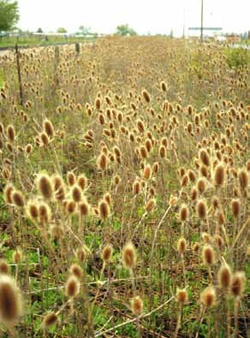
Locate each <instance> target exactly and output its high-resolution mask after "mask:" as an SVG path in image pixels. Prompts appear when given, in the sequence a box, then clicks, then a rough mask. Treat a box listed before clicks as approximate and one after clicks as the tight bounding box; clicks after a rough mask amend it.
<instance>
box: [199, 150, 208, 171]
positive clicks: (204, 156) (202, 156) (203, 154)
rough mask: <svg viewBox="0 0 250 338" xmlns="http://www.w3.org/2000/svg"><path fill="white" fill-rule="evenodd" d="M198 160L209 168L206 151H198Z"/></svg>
mask: <svg viewBox="0 0 250 338" xmlns="http://www.w3.org/2000/svg"><path fill="white" fill-rule="evenodd" d="M199 158H200V161H201V162H202V163H203V164H204V165H205V166H207V167H209V166H210V157H209V155H208V153H207V150H206V149H201V150H200V151H199Z"/></svg>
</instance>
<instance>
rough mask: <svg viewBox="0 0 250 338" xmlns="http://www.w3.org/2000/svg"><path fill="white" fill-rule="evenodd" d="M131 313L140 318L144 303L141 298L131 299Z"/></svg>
mask: <svg viewBox="0 0 250 338" xmlns="http://www.w3.org/2000/svg"><path fill="white" fill-rule="evenodd" d="M131 311H132V313H133V314H134V315H135V316H140V315H141V314H142V312H143V301H142V299H141V297H140V296H136V297H134V298H132V299H131Z"/></svg>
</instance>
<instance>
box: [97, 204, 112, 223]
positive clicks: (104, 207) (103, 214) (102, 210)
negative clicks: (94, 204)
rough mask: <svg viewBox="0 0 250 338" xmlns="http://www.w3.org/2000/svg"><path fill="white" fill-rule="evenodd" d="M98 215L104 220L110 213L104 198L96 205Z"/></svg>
mask: <svg viewBox="0 0 250 338" xmlns="http://www.w3.org/2000/svg"><path fill="white" fill-rule="evenodd" d="M98 209H99V213H100V217H101V219H102V220H106V219H107V218H108V216H109V214H110V209H109V205H108V203H107V201H106V200H104V199H103V200H101V201H100V202H99V205H98Z"/></svg>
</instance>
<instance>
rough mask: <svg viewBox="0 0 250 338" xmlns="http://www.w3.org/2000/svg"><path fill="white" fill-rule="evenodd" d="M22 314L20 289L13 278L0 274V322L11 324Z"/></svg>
mask: <svg viewBox="0 0 250 338" xmlns="http://www.w3.org/2000/svg"><path fill="white" fill-rule="evenodd" d="M21 315H22V300H21V297H20V291H19V289H18V288H17V286H16V284H15V282H14V280H13V279H12V278H11V277H10V276H7V275H0V322H2V323H4V324H5V325H7V326H9V325H13V324H14V323H16V322H17V321H18V319H19V317H20V316H21Z"/></svg>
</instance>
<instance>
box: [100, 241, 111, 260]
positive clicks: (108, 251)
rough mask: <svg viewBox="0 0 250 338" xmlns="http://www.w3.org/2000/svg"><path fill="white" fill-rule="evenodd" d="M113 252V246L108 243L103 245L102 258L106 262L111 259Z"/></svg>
mask: <svg viewBox="0 0 250 338" xmlns="http://www.w3.org/2000/svg"><path fill="white" fill-rule="evenodd" d="M112 253H113V247H112V246H111V245H110V244H107V245H105V247H104V248H103V250H102V259H103V261H104V262H106V263H108V262H109V261H110V260H111V257H112Z"/></svg>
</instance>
